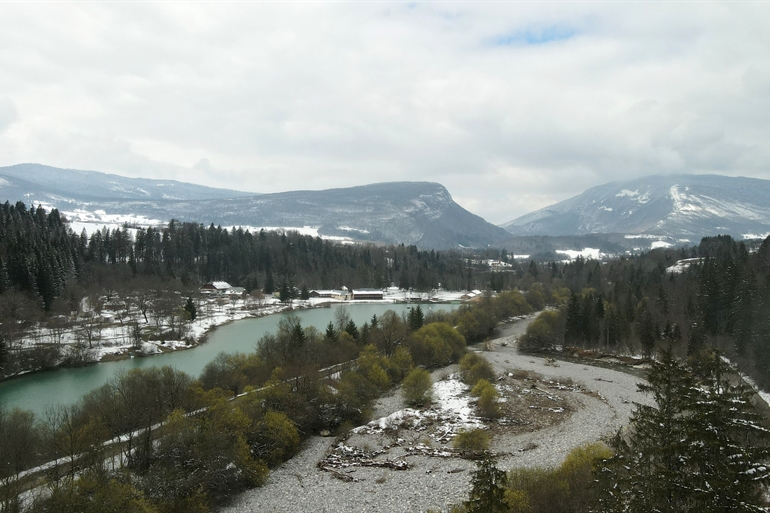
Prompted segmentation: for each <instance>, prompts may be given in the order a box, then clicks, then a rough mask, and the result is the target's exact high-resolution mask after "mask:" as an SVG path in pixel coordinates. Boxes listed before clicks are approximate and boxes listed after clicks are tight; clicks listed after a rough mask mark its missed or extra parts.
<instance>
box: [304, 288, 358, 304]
mask: <svg viewBox="0 0 770 513" xmlns="http://www.w3.org/2000/svg"><path fill="white" fill-rule="evenodd" d="M310 297H316V298H327V299H337V300H339V301H347V300H348V299H350V292H348V291H347V290H337V289H329V290H323V289H315V290H311V291H310Z"/></svg>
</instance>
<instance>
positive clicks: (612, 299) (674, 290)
mask: <svg viewBox="0 0 770 513" xmlns="http://www.w3.org/2000/svg"><path fill="white" fill-rule="evenodd" d="M680 261H684V265H682V266H681V268H680V269H681V270H679V269H678V270H677V271H673V270H672V271H669V270H667V269H671V268H672V267H673V266H675V264H676V263H677V262H680ZM556 279H557V280H559V281H560V282H562V283H563V284H564V285H565V286H567V287H568V289H569V295H568V297H567V299H566V301H565V303H564V305H563V306H562V307H561V308H560V309H558V310H555V311H550V312H545V313H543V315H542V316H541V317H540V318H539V319H538V320H537V321H536V322H533V323H532V324H531V325H530V326H529V329H528V332H527V334H526V335H525V336H524V337H523V338H522V341H521V344H522V346H523V347H525V348H530V349H547V348H553V347H556V346H567V347H582V348H589V349H597V350H600V351H609V352H621V353H636V354H642V355H645V356H650V355H652V354H653V353H654V352H655V350H656V349H658V348H661V347H669V346H670V347H672V348H673V350H674V351H675V353H676V354H678V355H679V356H683V357H684V356H693V355H697V354H698V353H699V352H702V351H705V350H709V349H711V348H715V349H719V350H720V351H722V353H723V354H724V355H725V356H727V357H728V358H730V359H731V360H733V361H735V362H737V363H738V364H739V366H740V368H741V370H742V371H743V372H746V373H747V374H749V375H751V376H752V377H753V378H754V379H756V380H757V381H758V382H759V383H760V384H761V385H763V386H768V385H770V321H769V320H768V317H767V315H766V312H767V311H768V308H770V238H768V239H765V240H764V241H762V242H761V243H754V244H750V243H746V242H744V241H735V240H733V239H732V238H731V237H729V236H727V235H722V236H717V237H707V238H704V239H703V240H702V241H701V243H700V245H698V246H695V247H692V248H689V249H680V250H655V251H651V252H649V253H647V254H644V255H641V256H639V257H635V258H619V259H615V260H610V261H609V262H607V263H606V264H602V263H600V262H595V261H585V260H582V259H578V260H577V261H575V262H572V263H568V264H565V265H564V266H563V267H561V268H559V269H558V270H557V272H556Z"/></svg>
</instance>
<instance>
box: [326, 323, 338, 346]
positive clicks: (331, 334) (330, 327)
mask: <svg viewBox="0 0 770 513" xmlns="http://www.w3.org/2000/svg"><path fill="white" fill-rule="evenodd" d="M326 338H327V339H328V340H331V341H332V342H337V340H338V338H337V331H336V330H335V329H334V324H333V323H332V321H329V324H327V325H326Z"/></svg>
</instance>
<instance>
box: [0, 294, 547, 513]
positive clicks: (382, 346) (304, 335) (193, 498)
mask: <svg viewBox="0 0 770 513" xmlns="http://www.w3.org/2000/svg"><path fill="white" fill-rule="evenodd" d="M531 311H532V308H531V306H530V305H529V304H528V303H527V301H526V300H525V299H524V297H523V295H522V294H520V293H518V292H509V293H506V294H502V295H501V296H499V297H495V298H492V297H488V298H486V299H485V300H484V301H483V302H480V303H478V304H475V305H473V306H469V307H465V308H462V309H459V310H457V311H455V312H451V313H449V312H436V313H433V312H429V313H424V312H423V311H422V309H421V307H420V306H419V305H418V306H415V307H413V308H412V309H411V310H410V311H409V312H408V313H407V314H405V315H404V316H399V315H396V314H395V313H394V312H392V311H389V312H386V313H385V314H383V315H381V316H379V317H378V316H373V317H372V318H371V319H369V320H368V321H367V322H365V323H363V324H362V325H360V326H357V325H356V324H355V323H354V322H353V321H352V320H351V319H350V317H349V316H348V315H347V312H346V311H345V309H344V308H342V309H339V310H337V315H336V316H335V319H333V320H331V321H330V323H329V326H328V327H327V329H326V330H325V331H323V332H322V331H321V330H317V329H315V328H313V327H303V326H302V325H301V323H300V321H299V319H298V318H297V317H295V316H288V317H287V318H285V319H282V320H281V322H280V324H279V328H278V331H277V332H276V333H274V334H267V335H264V336H263V337H262V338H261V339H260V340H259V341H258V344H257V350H256V351H255V352H253V353H250V354H220V355H219V356H218V357H217V358H215V359H214V360H213V361H212V362H210V363H209V364H207V365H206V367H205V368H204V370H203V371H202V373H201V375H200V376H199V377H198V378H193V377H191V376H189V375H187V374H185V373H183V372H180V371H177V370H174V369H172V368H169V367H161V368H150V369H147V370H141V369H137V370H133V371H130V372H127V373H122V374H120V375H118V376H116V377H114V378H113V379H112V380H110V382H108V383H107V384H106V385H104V386H102V387H100V388H98V389H96V390H94V391H92V392H90V393H89V394H87V395H86V396H84V397H83V398H82V399H81V400H80V401H79V402H78V403H77V404H75V405H72V406H58V407H53V408H51V409H49V410H48V411H47V412H46V413H45V415H43V417H42V418H36V417H35V416H34V415H33V414H32V413H31V412H28V411H24V410H20V409H14V410H11V411H8V410H4V409H2V408H0V511H2V512H11V511H20V509H21V507H22V499H21V497H23V494H22V493H23V492H24V491H25V490H26V489H28V488H29V487H33V488H34V487H37V490H38V491H41V490H45V492H44V493H39V494H33V499H32V500H31V502H28V503H27V506H26V508H27V509H26V510H27V511H32V512H49V511H50V512H53V511H56V512H62V513H64V512H73V513H74V512H79V513H87V512H101V511H108V510H109V511H116V512H143V513H148V512H164V513H165V512H169V513H170V512H205V511H210V510H211V508H213V507H215V506H216V505H218V504H220V503H222V501H224V500H226V499H227V498H228V497H229V496H231V495H232V494H234V493H236V492H238V491H241V490H244V489H246V488H250V487H253V486H259V485H260V484H262V483H263V482H264V480H265V479H266V477H267V474H268V469H269V468H270V467H272V466H274V465H276V464H278V463H280V462H282V461H284V460H285V459H287V458H289V457H291V456H292V455H293V454H294V452H295V451H296V450H297V448H298V446H299V443H300V441H301V440H302V439H303V438H305V437H307V436H309V435H311V434H314V433H320V432H322V431H329V432H332V433H336V432H344V431H345V430H347V429H348V428H349V427H352V426H354V425H358V424H360V423H362V422H364V421H366V420H368V418H369V416H370V414H371V409H370V408H371V402H372V400H373V399H375V398H376V397H379V395H381V394H382V393H383V392H384V391H386V390H388V389H390V388H391V387H393V386H395V385H397V384H398V383H400V382H401V381H402V380H403V379H404V378H405V377H406V376H407V375H410V373H412V371H413V370H414V369H415V368H419V367H423V368H431V367H439V366H444V365H447V364H449V363H452V362H456V361H458V360H459V359H460V358H461V357H462V356H463V355H464V354H465V352H466V344H467V341H466V337H465V336H463V334H462V331H461V327H462V326H465V325H467V326H471V325H472V326H474V327H473V329H470V328H465V329H466V331H465V332H466V333H468V335H469V336H470V337H476V338H479V337H485V336H488V335H489V333H490V330H491V329H493V328H494V325H496V324H497V322H499V321H500V320H503V319H506V318H509V317H511V316H515V315H523V314H526V313H528V312H531ZM487 323H488V324H487ZM454 326H458V328H457V329H455V328H454ZM480 326H481V327H483V328H480ZM480 329H485V330H487V331H486V332H482V331H479V330H480ZM471 340H472V339H471ZM351 361H352V362H353V364H351V365H349V366H348V367H347V370H346V371H344V372H342V373H341V375H340V376H339V377H337V378H336V379H333V380H331V381H325V380H324V379H322V376H323V374H320V373H319V370H320V369H322V368H324V367H327V366H330V365H333V364H336V363H340V362H351ZM474 369H475V368H474ZM476 372H478V371H476ZM418 374H419V373H417V374H415V376H418ZM329 385H331V386H329ZM244 392H249V393H246V394H245V395H244ZM105 442H107V443H105ZM110 442H111V443H110ZM48 461H54V462H55V463H54V464H52V465H50V466H48V467H46V468H45V469H43V474H44V481H43V484H42V485H41V483H40V481H30V479H32V478H31V477H30V478H26V477H25V473H24V471H25V470H27V469H29V468H32V467H35V466H36V465H40V464H41V463H44V462H48ZM41 486H42V488H41Z"/></svg>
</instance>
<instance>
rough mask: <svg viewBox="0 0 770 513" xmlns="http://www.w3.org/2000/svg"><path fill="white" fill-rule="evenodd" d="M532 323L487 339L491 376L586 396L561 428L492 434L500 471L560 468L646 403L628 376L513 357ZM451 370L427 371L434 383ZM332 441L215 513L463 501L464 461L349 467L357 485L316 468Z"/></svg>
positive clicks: (382, 407) (394, 402)
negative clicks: (571, 388) (525, 374)
mask: <svg viewBox="0 0 770 513" xmlns="http://www.w3.org/2000/svg"><path fill="white" fill-rule="evenodd" d="M532 319H534V316H530V317H529V318H527V319H524V320H521V321H518V322H516V323H515V324H512V325H507V326H505V327H503V329H502V331H503V336H502V337H501V338H498V339H496V340H495V341H494V342H493V346H494V347H493V348H492V350H491V351H484V353H483V354H484V356H485V357H486V358H487V359H488V360H489V361H490V362H491V363H492V364H493V365H494V367H495V370H496V371H498V372H507V371H512V370H514V369H522V370H528V371H533V372H536V373H538V374H540V375H541V376H544V377H545V378H546V379H553V380H557V379H561V380H563V379H565V378H569V379H572V380H573V381H574V382H575V383H579V384H581V385H582V386H583V388H585V389H586V390H588V391H589V392H590V393H579V394H578V393H575V394H573V395H572V396H571V399H572V401H573V405H572V406H573V407H574V409H575V410H576V411H575V412H574V413H572V414H571V415H570V416H569V417H568V418H566V419H565V420H564V421H562V422H561V423H558V424H555V425H552V426H549V427H546V428H543V429H540V430H537V431H533V432H525V433H522V434H518V435H497V436H495V437H494V439H493V442H492V449H493V450H494V451H498V452H501V453H505V455H504V456H502V457H500V459H499V460H498V461H497V466H498V467H499V468H503V469H506V470H509V469H512V468H517V467H534V466H539V467H543V466H556V465H559V464H560V463H561V462H562V461H563V460H564V458H565V457H566V455H567V453H569V451H570V450H572V449H573V448H574V447H576V446H578V445H581V444H583V443H589V442H594V441H597V440H599V439H603V438H607V437H609V436H611V435H612V434H614V433H615V432H617V430H618V429H619V428H620V427H621V426H623V425H624V424H625V423H627V421H628V418H629V416H630V414H631V412H632V411H633V409H634V405H633V402H641V403H648V402H649V399H648V398H647V397H645V396H644V395H643V394H641V393H639V392H637V387H636V384H637V383H638V382H639V381H640V380H641V379H640V378H638V377H636V376H633V375H631V374H629V373H626V372H622V371H620V370H616V369H612V368H604V367H596V366H591V365H588V364H585V363H572V362H565V361H557V362H556V363H555V364H554V363H552V362H550V361H548V360H547V359H546V358H541V357H538V356H532V355H528V354H519V352H518V350H517V349H516V347H515V343H514V342H515V339H516V337H517V336H518V335H521V334H522V333H523V332H524V330H525V328H526V326H527V324H529V322H530V321H531V320H532ZM503 343H507V345H502V344H503ZM452 370H453V369H452V368H449V369H440V370H438V371H436V372H434V373H433V379H434V381H436V380H438V379H439V376H443V375H446V374H447V373H448V372H451V371H452ZM403 407H404V406H403V401H402V399H401V395H400V393H394V394H391V395H389V396H385V397H382V398H380V399H379V400H378V401H377V403H376V404H375V407H374V418H377V417H381V416H386V415H388V414H390V413H393V412H395V411H398V410H400V409H402V408H403ZM334 442H335V439H334V438H322V437H312V438H310V439H308V440H307V441H305V444H304V446H303V449H302V451H301V452H300V453H299V454H297V455H296V456H294V458H292V459H291V460H289V461H287V462H286V463H284V464H282V465H280V466H279V467H277V468H275V469H273V470H272V472H271V474H270V477H269V478H268V481H267V483H266V484H265V485H264V486H263V487H261V488H256V489H254V490H250V491H248V492H245V493H243V494H241V495H239V496H237V497H235V498H234V499H233V501H232V503H231V504H230V505H228V506H226V507H223V508H221V509H220V510H219V511H220V512H221V513H251V512H265V513H272V512H275V513H290V512H291V513H293V512H318V513H325V512H328V513H346V512H351V513H352V512H382V513H403V512H422V513H424V512H426V511H428V510H431V509H432V510H443V511H447V510H448V509H449V507H450V506H451V505H452V504H457V503H458V502H461V501H463V500H465V499H466V498H467V494H468V491H469V488H470V478H471V474H472V473H473V471H474V469H475V464H474V463H473V462H471V461H468V460H463V459H458V458H436V457H428V456H418V455H414V456H409V457H408V459H407V461H408V462H409V465H410V469H409V470H405V471H393V470H389V469H381V468H356V469H355V471H354V472H353V471H350V473H349V474H348V475H349V476H351V477H354V478H355V479H357V481H354V482H347V481H343V480H341V479H339V478H336V477H334V475H333V474H331V473H329V472H323V471H320V470H318V469H317V468H316V464H317V463H318V461H320V460H321V459H323V458H324V456H325V455H326V454H327V452H328V451H329V450H330V448H331V447H332V445H333V444H334Z"/></svg>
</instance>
